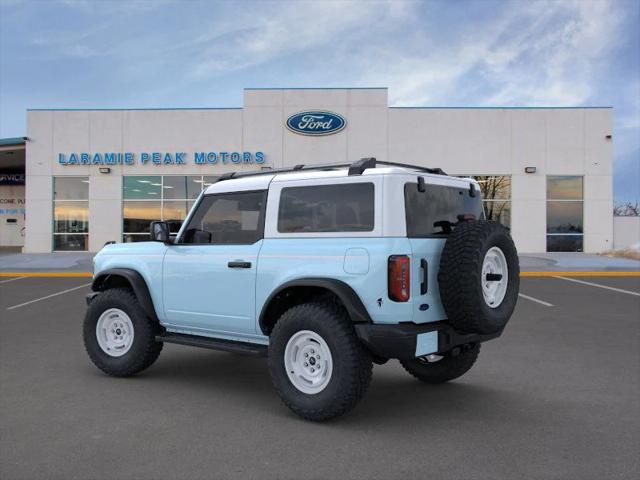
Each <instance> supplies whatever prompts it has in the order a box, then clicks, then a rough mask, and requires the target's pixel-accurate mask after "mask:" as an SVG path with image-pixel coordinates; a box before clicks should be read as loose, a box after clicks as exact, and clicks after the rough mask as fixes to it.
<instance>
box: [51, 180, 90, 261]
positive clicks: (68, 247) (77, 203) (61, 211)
mask: <svg viewBox="0 0 640 480" xmlns="http://www.w3.org/2000/svg"><path fill="white" fill-rule="evenodd" d="M88 240H89V177H54V178H53V250H54V251H78V250H80V251H81V250H87V249H88V246H89V242H88Z"/></svg>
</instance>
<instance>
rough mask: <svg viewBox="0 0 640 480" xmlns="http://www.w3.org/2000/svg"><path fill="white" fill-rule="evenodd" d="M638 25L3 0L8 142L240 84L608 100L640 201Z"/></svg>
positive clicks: (537, 12) (438, 5) (632, 16)
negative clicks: (78, 120) (113, 111)
mask: <svg viewBox="0 0 640 480" xmlns="http://www.w3.org/2000/svg"><path fill="white" fill-rule="evenodd" d="M638 25H640V1H639V0H631V1H624V0H618V1H616V0H603V1H598V0H593V1H591V0H576V1H572V0H565V1H559V0H558V1H532V2H529V1H525V0H518V1H513V2H511V1H506V2H505V1H491V0H481V1H468V2H467V1H442V2H439V1H435V2H429V1H425V2H402V1H392V2H376V1H362V2H347V1H320V0H315V1H304V2H303V1H292V2H273V3H272V2H220V3H218V2H211V1H197V0H191V1H182V2H172V1H164V0H144V1H135V0H134V1H126V2H125V1H122V2H121V1H115V0H111V1H108V0H103V1H99V0H98V1H89V0H79V1H26V0H0V137H13V136H22V135H24V134H25V133H26V126H25V110H26V109H27V108H85V107H105V108H109V107H112V108H117V107H192V106H198V107H199V106H220V107H224V106H234V107H237V106H241V105H242V89H243V88H244V87H309V86H316V87H317V86H327V87H343V86H356V87H357V86H359V87H363V86H383V87H389V97H390V103H391V104H392V105H394V106H406V105H410V106H468V105H473V106H502V105H506V106H509V105H511V106H513V105H527V106H581V105H582V106H584V105H611V106H613V107H614V132H613V134H614V158H615V160H614V169H615V179H614V191H615V196H616V200H617V201H640V29H639V27H638Z"/></svg>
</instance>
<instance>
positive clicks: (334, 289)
mask: <svg viewBox="0 0 640 480" xmlns="http://www.w3.org/2000/svg"><path fill="white" fill-rule="evenodd" d="M318 295H319V296H322V295H327V296H332V297H334V298H336V299H337V300H338V301H339V302H340V303H341V304H342V305H343V306H344V308H345V310H346V311H347V314H348V315H349V317H350V318H351V320H352V321H353V322H354V323H371V317H370V316H369V312H367V309H366V308H365V306H364V304H363V303H362V300H360V297H359V296H358V294H357V293H356V292H355V291H354V290H353V288H351V286H349V285H348V284H347V283H345V282H343V281H341V280H336V279H332V278H315V277H309V278H300V279H296V280H291V281H289V282H286V283H283V284H282V285H280V286H279V287H278V288H277V289H275V290H274V291H273V292H271V294H270V295H269V297H268V298H267V300H266V301H265V302H264V304H263V306H262V310H261V311H260V316H259V318H258V323H259V325H260V330H261V331H262V333H263V334H265V335H269V334H270V333H271V330H272V329H273V326H274V325H275V323H276V321H277V319H278V318H279V317H280V315H281V314H282V313H284V311H285V310H287V309H288V308H290V307H292V306H294V305H297V304H300V303H304V302H305V301H306V300H307V299H309V298H311V297H314V298H315V297H317V296H318Z"/></svg>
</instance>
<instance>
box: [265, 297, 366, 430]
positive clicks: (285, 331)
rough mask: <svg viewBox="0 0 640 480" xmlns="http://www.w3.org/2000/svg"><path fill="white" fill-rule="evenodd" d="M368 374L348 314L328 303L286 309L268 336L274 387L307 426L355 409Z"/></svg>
mask: <svg viewBox="0 0 640 480" xmlns="http://www.w3.org/2000/svg"><path fill="white" fill-rule="evenodd" d="M372 368H373V364H372V361H371V356H370V355H369V353H368V352H367V351H366V350H365V349H364V347H363V346H362V345H361V344H360V342H359V341H358V339H357V337H356V333H355V330H354V328H353V325H352V324H351V320H350V319H349V317H348V315H347V313H346V312H345V311H344V309H343V308H342V307H341V306H339V305H337V304H334V303H332V302H318V303H306V304H302V305H297V306H295V307H292V308H290V309H289V310H287V311H286V312H285V313H284V314H283V315H282V317H280V319H279V320H278V322H277V323H276V326H275V327H274V329H273V332H272V333H271V338H270V342H269V371H270V373H271V379H272V382H273V385H274V387H275V389H276V391H277V393H278V395H280V397H281V398H282V401H283V402H284V403H285V404H286V405H287V406H288V407H289V408H290V409H291V410H292V411H293V412H295V413H296V414H298V415H300V416H301V417H303V418H305V419H307V420H313V421H321V420H328V419H330V418H333V417H337V416H339V415H342V414H344V413H346V412H348V411H349V410H351V409H352V408H353V407H355V405H356V404H357V403H358V401H359V400H360V399H361V398H362V397H363V396H364V394H365V392H366V390H367V388H368V386H369V383H370V381H371V372H372Z"/></svg>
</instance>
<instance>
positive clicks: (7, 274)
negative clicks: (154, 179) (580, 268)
mask: <svg viewBox="0 0 640 480" xmlns="http://www.w3.org/2000/svg"><path fill="white" fill-rule="evenodd" d="M520 276H521V277H640V272H617V271H616V272H613V271H602V272H520ZM0 277H43V278H46V277H51V278H56V277H58V278H64V277H67V278H73V277H76V278H78V277H82V278H85V277H89V278H90V277H93V274H92V273H91V272H0Z"/></svg>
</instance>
